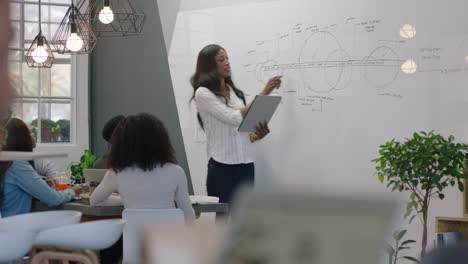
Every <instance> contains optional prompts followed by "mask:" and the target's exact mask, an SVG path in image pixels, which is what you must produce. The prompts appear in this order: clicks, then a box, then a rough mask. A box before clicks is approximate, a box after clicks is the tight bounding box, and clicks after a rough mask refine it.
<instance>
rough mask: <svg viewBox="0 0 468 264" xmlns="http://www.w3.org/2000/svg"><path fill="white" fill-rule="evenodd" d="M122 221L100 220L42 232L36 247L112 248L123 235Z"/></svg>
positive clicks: (38, 236)
mask: <svg viewBox="0 0 468 264" xmlns="http://www.w3.org/2000/svg"><path fill="white" fill-rule="evenodd" d="M124 225H125V221H124V220H122V219H110V220H98V221H90V222H85V223H81V224H74V225H67V226H61V227H57V228H52V229H47V230H45V231H42V232H40V233H39V234H38V235H37V237H36V241H35V243H34V244H35V245H40V246H56V247H66V248H73V249H92V250H99V249H105V248H108V247H110V246H112V245H113V244H114V243H115V242H117V240H118V239H119V238H120V236H121V235H122V230H123V227H124Z"/></svg>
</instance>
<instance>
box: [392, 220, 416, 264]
mask: <svg viewBox="0 0 468 264" xmlns="http://www.w3.org/2000/svg"><path fill="white" fill-rule="evenodd" d="M406 232H407V231H406V230H404V229H403V230H396V231H394V232H393V240H394V243H392V244H393V245H390V244H386V250H387V253H388V264H396V263H397V261H398V260H400V259H407V260H410V261H413V262H416V263H419V260H417V259H416V258H413V257H411V256H401V255H400V254H401V253H402V251H404V250H409V249H411V247H410V245H411V244H413V243H416V241H414V240H411V239H407V240H403V241H402V239H403V237H404V236H405V234H406Z"/></svg>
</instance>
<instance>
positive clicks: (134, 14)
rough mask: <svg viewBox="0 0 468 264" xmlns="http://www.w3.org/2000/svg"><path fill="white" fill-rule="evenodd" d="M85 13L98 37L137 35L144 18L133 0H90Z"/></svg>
mask: <svg viewBox="0 0 468 264" xmlns="http://www.w3.org/2000/svg"><path fill="white" fill-rule="evenodd" d="M85 15H86V16H87V17H89V18H90V20H91V24H92V25H93V29H94V32H96V35H97V36H98V37H121V36H132V35H137V34H139V33H140V32H141V30H142V29H143V25H144V24H145V20H146V15H145V13H143V12H142V11H141V10H140V9H139V8H138V7H137V5H136V4H135V2H134V1H133V0H91V2H90V4H89V7H88V9H87V10H86V13H85Z"/></svg>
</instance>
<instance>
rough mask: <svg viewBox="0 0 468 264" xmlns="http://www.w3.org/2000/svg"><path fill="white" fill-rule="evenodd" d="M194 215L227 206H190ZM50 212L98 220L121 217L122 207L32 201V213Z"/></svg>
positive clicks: (222, 204)
mask: <svg viewBox="0 0 468 264" xmlns="http://www.w3.org/2000/svg"><path fill="white" fill-rule="evenodd" d="M192 207H193V209H194V210H195V213H197V214H199V213H227V212H228V211H229V204H226V203H210V204H192ZM50 210H74V211H80V212H82V213H83V216H91V217H99V218H101V217H102V218H115V217H121V216H122V211H123V210H124V207H123V206H121V205H118V206H91V205H89V204H87V203H85V202H82V201H74V202H68V203H63V204H61V205H59V206H55V207H49V206H47V205H46V204H44V203H41V202H39V201H37V200H34V201H33V204H32V211H50Z"/></svg>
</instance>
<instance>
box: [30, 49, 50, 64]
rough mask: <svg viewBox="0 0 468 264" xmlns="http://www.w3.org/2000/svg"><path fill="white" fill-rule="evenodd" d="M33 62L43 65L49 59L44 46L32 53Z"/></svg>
mask: <svg viewBox="0 0 468 264" xmlns="http://www.w3.org/2000/svg"><path fill="white" fill-rule="evenodd" d="M31 56H32V58H33V60H34V61H35V62H37V63H43V62H45V61H46V60H47V58H48V57H49V54H48V52H47V50H46V49H45V48H44V46H42V45H39V46H37V48H36V49H35V50H34V51H33V52H32V53H31Z"/></svg>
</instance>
